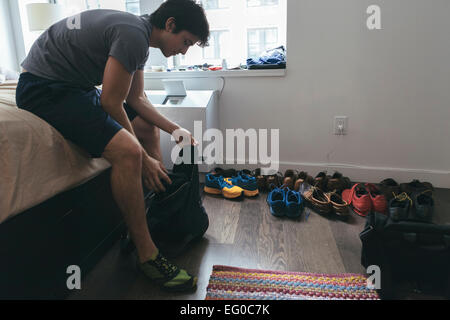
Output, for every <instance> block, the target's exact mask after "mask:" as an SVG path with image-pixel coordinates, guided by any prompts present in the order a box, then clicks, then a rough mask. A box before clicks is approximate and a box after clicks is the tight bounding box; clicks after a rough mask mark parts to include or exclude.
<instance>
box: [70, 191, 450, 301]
mask: <svg viewBox="0 0 450 320" xmlns="http://www.w3.org/2000/svg"><path fill="white" fill-rule="evenodd" d="M435 199H436V210H435V211H436V213H435V219H434V220H435V222H436V223H449V222H450V190H447V189H437V190H436V192H435ZM203 204H204V206H205V208H206V211H207V212H208V215H209V219H210V227H209V229H208V231H207V233H206V235H205V237H204V239H203V240H201V241H200V242H197V243H196V244H194V245H193V246H192V247H191V248H190V250H189V251H188V252H186V253H185V254H183V255H182V256H180V257H178V258H177V259H174V260H173V261H174V262H176V263H177V264H178V265H179V266H181V267H183V268H185V269H187V270H188V271H189V272H191V273H193V274H197V275H198V278H199V281H198V288H197V290H196V291H195V292H193V293H190V294H181V295H180V294H178V295H174V294H167V293H164V292H162V291H160V290H159V289H158V288H157V287H156V286H154V285H153V284H152V283H151V282H149V281H148V280H147V279H146V278H145V276H143V275H142V274H141V273H140V272H138V271H137V269H136V267H135V258H134V257H133V255H124V254H123V253H121V251H120V244H119V243H117V244H116V245H115V246H114V247H113V248H112V249H111V250H110V251H109V252H108V254H107V255H106V256H105V257H104V258H103V260H102V261H100V263H99V264H98V265H97V266H96V267H95V268H94V270H93V271H92V272H91V273H90V274H89V275H87V276H86V277H85V279H84V280H83V282H82V285H81V290H79V291H76V292H74V293H73V294H72V295H71V296H69V298H68V299H138V300H140V299H146V300H151V299H162V300H166V299H178V300H183V299H190V300H203V299H204V298H205V296H206V287H207V285H208V281H209V277H210V274H211V271H212V266H213V265H228V266H235V267H242V268H253V269H266V270H280V271H298V272H313V273H362V274H364V273H365V270H364V268H363V267H362V266H361V264H360V254H361V241H360V239H359V233H360V232H361V231H362V229H363V226H364V223H365V220H364V218H361V217H359V216H356V215H352V216H351V217H350V219H349V220H348V221H347V222H343V221H339V220H333V219H327V218H325V217H322V216H320V215H318V214H316V213H314V212H310V215H309V218H308V219H307V220H306V219H305V214H307V213H308V211H309V209H306V211H305V213H304V214H303V216H302V217H301V218H300V219H299V220H298V221H293V220H289V219H280V218H275V217H273V216H272V215H270V213H269V208H268V205H267V204H266V194H261V195H260V196H259V197H257V198H253V199H250V198H245V199H242V200H237V201H230V200H225V199H222V198H221V197H215V196H209V195H204V196H203ZM408 298H414V296H413V295H409V296H408Z"/></svg>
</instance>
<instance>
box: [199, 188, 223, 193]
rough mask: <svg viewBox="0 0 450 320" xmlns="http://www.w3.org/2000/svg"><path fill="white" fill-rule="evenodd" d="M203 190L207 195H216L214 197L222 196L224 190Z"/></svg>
mask: <svg viewBox="0 0 450 320" xmlns="http://www.w3.org/2000/svg"><path fill="white" fill-rule="evenodd" d="M203 190H204V191H205V192H206V193H209V194H214V195H221V194H222V190H219V189H215V188H210V187H204V188H203Z"/></svg>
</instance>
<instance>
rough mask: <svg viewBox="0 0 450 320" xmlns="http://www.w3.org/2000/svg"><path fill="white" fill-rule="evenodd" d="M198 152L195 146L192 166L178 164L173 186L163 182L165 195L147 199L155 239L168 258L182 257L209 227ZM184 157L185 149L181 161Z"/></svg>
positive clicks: (148, 215)
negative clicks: (201, 187)
mask: <svg viewBox="0 0 450 320" xmlns="http://www.w3.org/2000/svg"><path fill="white" fill-rule="evenodd" d="M195 152H197V150H196V148H194V147H191V161H190V163H183V162H181V164H176V165H174V167H173V169H172V172H171V173H169V178H170V179H171V180H172V184H170V185H168V184H167V183H166V182H165V181H161V182H162V183H163V185H164V187H165V188H166V191H165V192H162V193H158V194H157V193H150V195H149V196H148V197H146V200H145V202H146V208H147V213H146V214H147V223H148V228H149V231H150V234H151V237H152V239H153V241H154V242H155V244H156V246H157V247H158V249H159V250H160V252H161V253H162V254H163V255H165V256H167V257H175V256H178V255H179V254H181V253H182V252H183V251H184V250H185V248H186V247H187V245H189V244H190V243H191V242H192V241H195V240H198V239H201V238H202V237H203V235H204V234H205V232H206V230H207V229H208V227H209V219H208V214H207V213H206V211H205V208H204V207H203V204H202V200H201V197H200V183H199V173H198V165H197V164H196V163H195V161H194V159H195ZM182 157H183V150H182V151H181V152H180V159H182ZM128 241H129V237H128ZM127 246H128V247H129V244H126V245H125V247H127ZM128 250H129V249H128Z"/></svg>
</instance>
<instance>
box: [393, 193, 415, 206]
mask: <svg viewBox="0 0 450 320" xmlns="http://www.w3.org/2000/svg"><path fill="white" fill-rule="evenodd" d="M392 194H393V195H394V198H395V200H397V201H400V202H403V201H406V200H409V203H410V204H411V206H412V205H413V201H412V199H411V198H410V197H409V196H408V194H407V193H406V192H403V193H401V194H399V195H396V194H395V192H392Z"/></svg>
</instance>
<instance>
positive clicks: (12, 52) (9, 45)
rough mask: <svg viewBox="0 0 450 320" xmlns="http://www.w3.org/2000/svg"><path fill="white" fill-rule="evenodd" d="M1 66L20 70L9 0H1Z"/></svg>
mask: <svg viewBox="0 0 450 320" xmlns="http://www.w3.org/2000/svg"><path fill="white" fill-rule="evenodd" d="M0 66H2V67H4V68H7V69H10V70H15V71H18V70H19V64H18V61H17V54H16V47H15V43H14V31H13V28H12V24H11V17H10V8H9V2H8V0H0Z"/></svg>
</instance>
